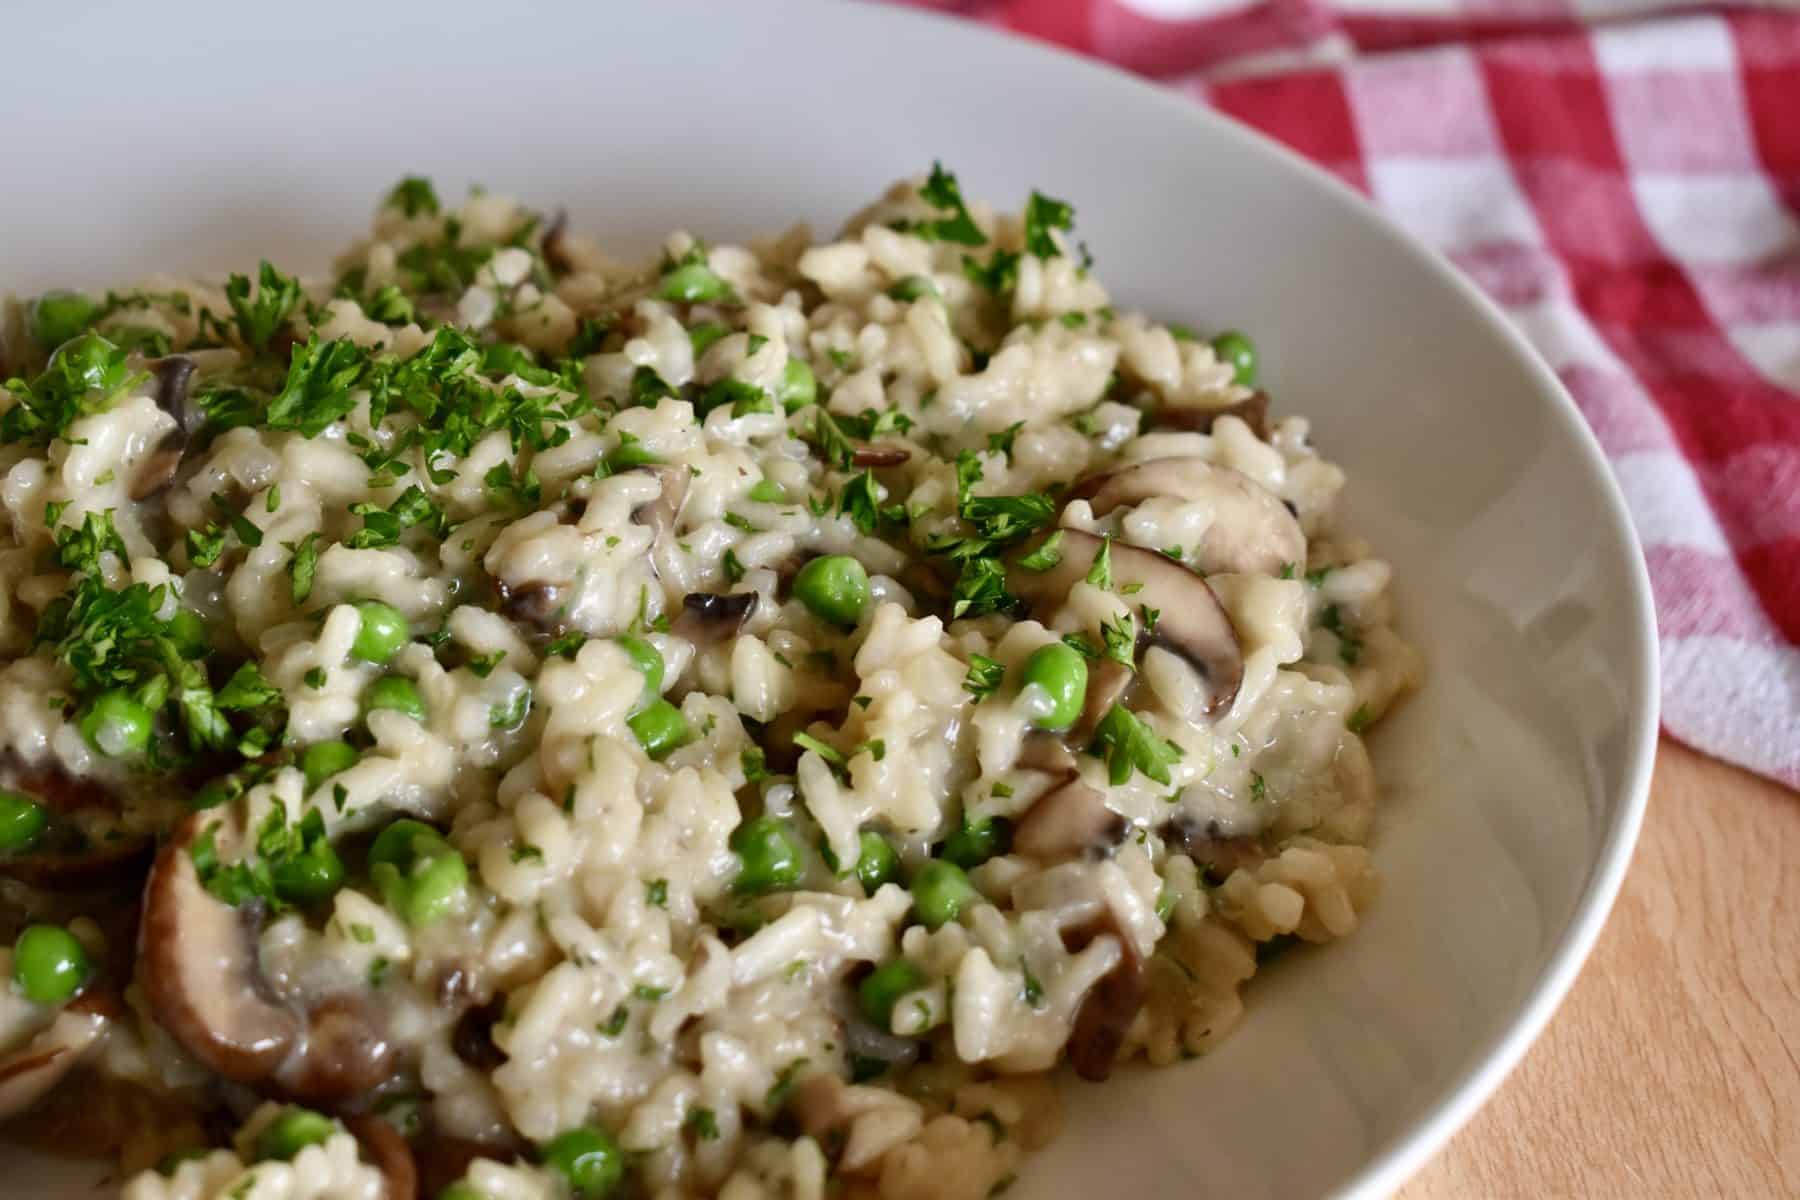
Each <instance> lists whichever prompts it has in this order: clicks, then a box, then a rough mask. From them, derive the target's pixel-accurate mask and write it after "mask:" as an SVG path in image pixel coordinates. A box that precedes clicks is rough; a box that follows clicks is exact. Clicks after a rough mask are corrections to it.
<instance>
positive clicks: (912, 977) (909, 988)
mask: <svg viewBox="0 0 1800 1200" xmlns="http://www.w3.org/2000/svg"><path fill="white" fill-rule="evenodd" d="M924 986H925V972H924V971H922V970H920V969H919V968H918V967H916V966H914V965H913V964H912V963H910V962H908V961H907V960H906V959H904V958H896V959H894V960H893V961H891V962H885V963H882V964H881V965H880V966H879V967H876V968H875V970H874V972H873V973H872V974H870V976H869V977H868V978H867V979H865V980H863V981H862V986H861V987H859V988H857V989H856V1001H857V1006H858V1007H859V1008H861V1009H862V1014H863V1016H865V1017H867V1018H868V1019H869V1024H871V1025H873V1026H875V1028H877V1029H879V1030H881V1031H882V1032H883V1033H892V1032H893V1028H894V1005H896V1004H898V1003H899V1002H900V997H902V996H904V995H906V993H908V992H916V991H918V990H919V989H920V988H922V987H924Z"/></svg>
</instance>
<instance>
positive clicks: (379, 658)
mask: <svg viewBox="0 0 1800 1200" xmlns="http://www.w3.org/2000/svg"><path fill="white" fill-rule="evenodd" d="M356 612H357V615H359V616H360V617H362V626H361V627H360V628H359V629H357V631H356V640H355V641H354V642H352V643H351V644H350V653H351V654H352V655H354V656H355V657H357V658H360V659H362V660H363V661H364V662H367V663H384V662H386V661H387V660H388V659H390V658H392V657H394V654H395V653H396V652H397V651H398V650H399V649H400V647H402V646H404V645H406V643H407V642H409V641H411V640H412V629H411V627H410V626H408V625H407V623H406V618H405V617H404V616H403V615H401V612H400V610H399V609H397V608H395V607H394V606H393V605H391V604H383V603H382V602H381V601H379V600H364V601H363V602H362V603H361V604H358V605H357V606H356Z"/></svg>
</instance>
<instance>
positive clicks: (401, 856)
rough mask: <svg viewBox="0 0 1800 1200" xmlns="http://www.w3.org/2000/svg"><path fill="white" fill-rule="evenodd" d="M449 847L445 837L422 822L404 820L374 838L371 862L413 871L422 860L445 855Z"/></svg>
mask: <svg viewBox="0 0 1800 1200" xmlns="http://www.w3.org/2000/svg"><path fill="white" fill-rule="evenodd" d="M449 846H450V843H449V842H448V841H446V840H445V838H444V835H443V834H441V833H439V832H438V831H437V830H435V829H433V828H432V827H431V826H429V825H427V824H426V823H425V822H423V821H415V820H414V819H413V818H411V817H401V818H400V819H399V820H398V821H395V822H393V823H392V824H391V825H389V826H388V827H387V828H386V829H383V830H382V831H381V832H380V833H379V834H377V835H376V836H375V841H374V842H373V843H371V844H370V846H369V862H370V863H371V864H384V863H385V864H386V865H388V866H392V867H398V868H400V870H401V871H402V872H406V871H410V870H411V869H412V867H413V864H414V863H416V862H418V861H419V860H420V859H421V858H430V857H433V856H435V855H438V854H441V853H443V852H444V851H445V850H447V849H448V848H449Z"/></svg>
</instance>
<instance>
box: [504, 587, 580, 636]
mask: <svg viewBox="0 0 1800 1200" xmlns="http://www.w3.org/2000/svg"><path fill="white" fill-rule="evenodd" d="M566 586H567V585H565V584H560V583H543V582H534V583H526V584H521V585H519V586H518V587H511V586H508V585H507V584H506V583H504V582H502V581H500V580H498V579H496V580H495V581H494V594H495V596H497V597H498V598H499V601H500V611H501V612H503V613H505V614H506V615H507V616H509V617H511V618H512V619H513V620H515V621H524V622H526V623H527V624H530V625H536V626H537V627H538V628H539V629H542V630H544V631H545V632H546V633H549V634H552V635H554V634H559V633H561V632H562V631H563V630H562V611H563V606H564V605H565V604H566V603H567V602H568V601H567V600H566V599H565V597H564V595H563V591H564V588H565V587H566Z"/></svg>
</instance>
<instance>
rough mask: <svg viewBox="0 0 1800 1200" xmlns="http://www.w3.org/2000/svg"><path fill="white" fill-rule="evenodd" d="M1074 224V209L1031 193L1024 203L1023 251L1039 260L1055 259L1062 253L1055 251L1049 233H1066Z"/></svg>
mask: <svg viewBox="0 0 1800 1200" xmlns="http://www.w3.org/2000/svg"><path fill="white" fill-rule="evenodd" d="M1074 224H1075V210H1074V209H1072V208H1070V207H1069V206H1068V205H1067V204H1065V203H1063V202H1062V201H1061V200H1056V199H1053V198H1051V197H1049V196H1046V195H1044V193H1042V192H1037V191H1034V192H1032V193H1031V199H1030V200H1028V201H1026V203H1025V249H1026V250H1027V251H1028V252H1029V253H1031V254H1035V255H1037V256H1038V257H1039V258H1055V257H1056V256H1057V255H1059V254H1061V253H1062V251H1061V250H1058V249H1057V247H1056V239H1055V238H1053V237H1051V236H1050V231H1051V230H1052V229H1061V230H1065V231H1066V230H1068V229H1071V228H1073V227H1074Z"/></svg>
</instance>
